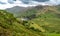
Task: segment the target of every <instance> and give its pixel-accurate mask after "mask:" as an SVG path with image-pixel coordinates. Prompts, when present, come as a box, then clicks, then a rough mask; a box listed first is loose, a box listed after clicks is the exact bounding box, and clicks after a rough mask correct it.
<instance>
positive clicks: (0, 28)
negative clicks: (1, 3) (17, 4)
mask: <svg viewBox="0 0 60 36" xmlns="http://www.w3.org/2000/svg"><path fill="white" fill-rule="evenodd" d="M0 36H43V34H42V33H41V34H40V33H38V32H35V31H33V30H29V29H27V28H26V27H25V26H23V25H22V24H21V23H19V21H18V20H17V19H16V18H15V17H14V16H13V14H11V13H7V11H4V10H0Z"/></svg>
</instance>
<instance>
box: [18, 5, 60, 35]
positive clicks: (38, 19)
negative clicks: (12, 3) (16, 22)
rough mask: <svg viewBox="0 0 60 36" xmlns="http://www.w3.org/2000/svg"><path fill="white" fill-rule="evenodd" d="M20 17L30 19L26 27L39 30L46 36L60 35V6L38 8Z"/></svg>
mask: <svg viewBox="0 0 60 36" xmlns="http://www.w3.org/2000/svg"><path fill="white" fill-rule="evenodd" d="M20 15H21V16H18V18H20V17H22V18H27V19H29V20H28V23H25V24H24V25H27V24H28V25H30V26H29V27H32V28H34V29H38V30H39V31H41V32H43V33H46V34H45V35H46V36H47V35H48V36H59V35H60V6H36V7H35V8H32V9H30V10H27V11H26V12H25V13H23V12H22V13H21V14H20ZM34 29H33V30H34Z"/></svg>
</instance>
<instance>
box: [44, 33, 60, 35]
mask: <svg viewBox="0 0 60 36" xmlns="http://www.w3.org/2000/svg"><path fill="white" fill-rule="evenodd" d="M45 35H46V36H60V34H56V33H46V34H45Z"/></svg>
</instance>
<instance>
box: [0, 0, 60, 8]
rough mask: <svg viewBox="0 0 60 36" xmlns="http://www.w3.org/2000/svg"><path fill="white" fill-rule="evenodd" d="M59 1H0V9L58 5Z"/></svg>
mask: <svg viewBox="0 0 60 36" xmlns="http://www.w3.org/2000/svg"><path fill="white" fill-rule="evenodd" d="M58 4H60V0H0V9H6V8H11V7H14V6H22V7H28V6H36V5H58Z"/></svg>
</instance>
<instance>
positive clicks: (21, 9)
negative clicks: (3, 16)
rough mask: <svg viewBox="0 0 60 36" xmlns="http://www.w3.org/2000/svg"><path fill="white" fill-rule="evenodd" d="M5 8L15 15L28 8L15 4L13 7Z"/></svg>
mask: <svg viewBox="0 0 60 36" xmlns="http://www.w3.org/2000/svg"><path fill="white" fill-rule="evenodd" d="M5 10H7V11H8V12H10V13H13V14H14V15H16V14H17V13H18V12H21V11H24V10H26V8H25V7H19V6H15V7H12V8H7V9H5Z"/></svg>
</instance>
